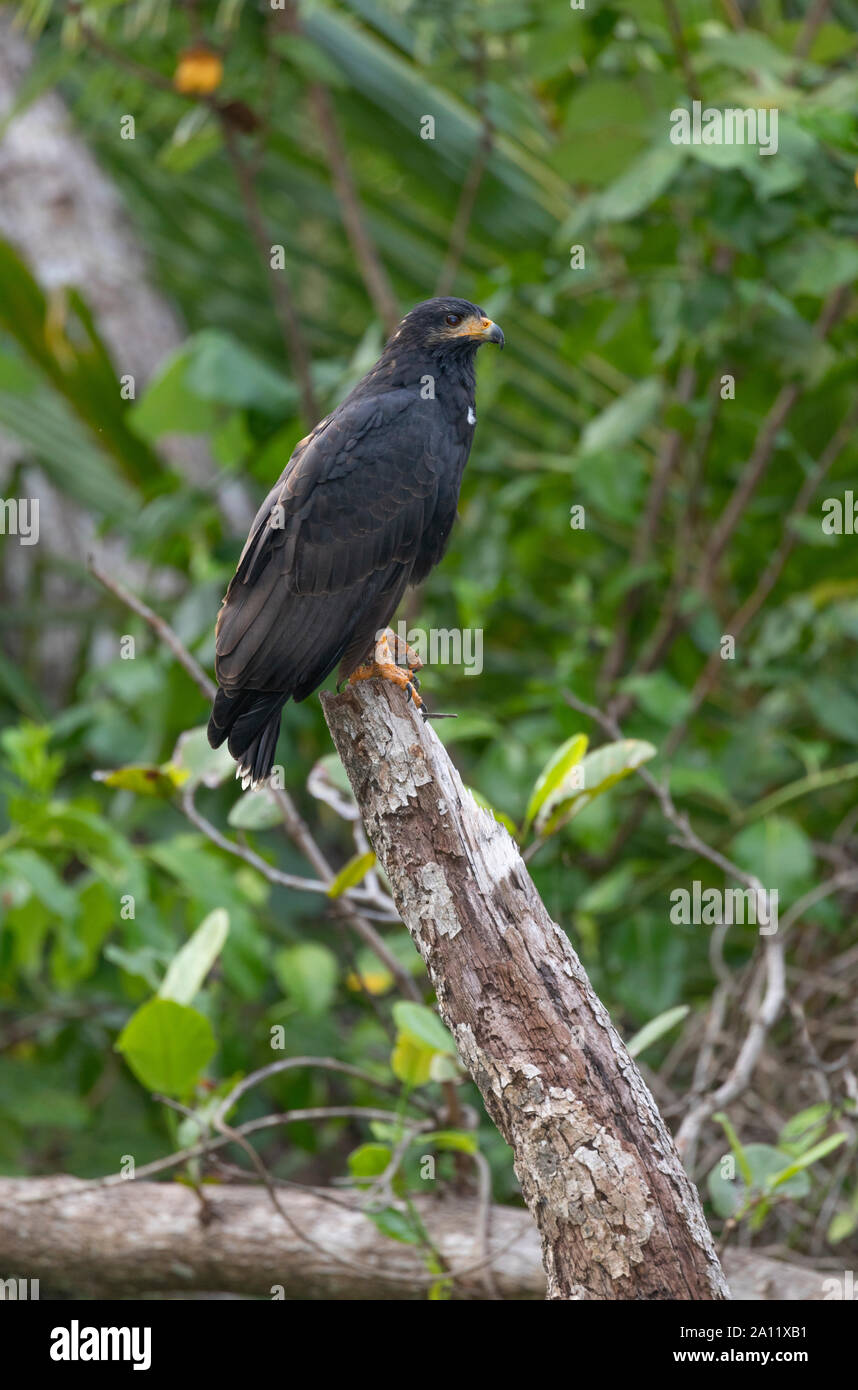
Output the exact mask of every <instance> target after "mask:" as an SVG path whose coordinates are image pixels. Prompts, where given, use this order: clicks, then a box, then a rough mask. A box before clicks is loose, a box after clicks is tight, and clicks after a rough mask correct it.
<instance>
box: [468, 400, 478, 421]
mask: <svg viewBox="0 0 858 1390" xmlns="http://www.w3.org/2000/svg"><path fill="white" fill-rule="evenodd" d="M476 423H477V417H476V415H475V414H474V407H473V406H472V405H469V406H468V424H469V425H475V424H476Z"/></svg>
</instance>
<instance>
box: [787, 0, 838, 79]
mask: <svg viewBox="0 0 858 1390" xmlns="http://www.w3.org/2000/svg"><path fill="white" fill-rule="evenodd" d="M830 8H831V0H811V4H810V6H809V8H808V11H807V14H806V15H805V17H804V24H803V25H802V26H801V29H800V30H799V34H798V38H797V39H796V42H795V48H794V50H793V52H794V53H795V56H796V58H799V59H804V58H806V57H807V55H808V53H809V52H810V50H811V49H812V47H813V41H814V39H815V38H816V36H817V34H818V33H819V31H820V29H821V28H822V26H823V24H824V23H825V21H826V19H827V18H828V11H829V10H830ZM795 76H796V74H795V73H793V74H792V76H791V78H790V81H791V82H794V81H795Z"/></svg>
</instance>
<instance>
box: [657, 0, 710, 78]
mask: <svg viewBox="0 0 858 1390" xmlns="http://www.w3.org/2000/svg"><path fill="white" fill-rule="evenodd" d="M663 4H664V10H665V15H666V16H667V27H668V29H669V30H670V37H671V39H672V41H673V47H674V51H675V53H676V57H677V60H678V62H679V66H680V67H681V68H682V72H683V75H684V77H685V85H686V87H687V88H688V94H689V96H690V97H691V98H692V100H694V101H702V99H703V91H702V88H701V86H700V83H699V82H698V80H697V74H696V73H695V71H694V67H693V64H692V62H691V54H690V53H689V51H688V44H687V43H686V42H685V34H684V33H683V31H682V20H681V19H680V17H679V10H678V9H677V8H676V3H675V0H663Z"/></svg>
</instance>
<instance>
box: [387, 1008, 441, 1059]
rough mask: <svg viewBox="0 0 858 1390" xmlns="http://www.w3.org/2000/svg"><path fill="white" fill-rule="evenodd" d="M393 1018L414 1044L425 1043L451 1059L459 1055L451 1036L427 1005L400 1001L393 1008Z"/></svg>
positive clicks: (434, 1050) (401, 1031)
mask: <svg viewBox="0 0 858 1390" xmlns="http://www.w3.org/2000/svg"><path fill="white" fill-rule="evenodd" d="M393 1018H394V1022H395V1023H396V1026H397V1028H398V1029H399V1031H400V1033H402V1034H404V1035H405V1036H406V1037H409V1038H411V1039H412V1041H413V1042H416V1043H423V1044H424V1045H425V1046H426V1047H430V1048H431V1049H432V1050H433V1052H446V1053H447V1054H448V1055H449V1056H451V1057H455V1056H456V1055H457V1054H456V1044H455V1043H454V1041H453V1038H452V1036H451V1034H450V1033H449V1032H448V1030H447V1028H446V1027H445V1026H444V1024H443V1023H442V1022H441V1020H440V1018H439V1017H438V1015H437V1014H436V1013H435V1012H434V1010H432V1009H430V1008H427V1006H426V1005H425V1004H412V1003H410V1002H409V1001H408V1000H400V1002H399V1003H397V1004H394V1006H393Z"/></svg>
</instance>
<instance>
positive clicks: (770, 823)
mask: <svg viewBox="0 0 858 1390" xmlns="http://www.w3.org/2000/svg"><path fill="white" fill-rule="evenodd" d="M732 857H733V858H734V859H735V861H736V863H737V864H738V865H739V866H740V868H743V869H746V870H747V871H748V873H750V874H755V875H756V877H757V878H758V879H759V880H760V882H761V883H762V885H763V887H764V888H765V889H766V890H767V891H768V892H774V891H777V892H778V893H779V894H780V896H781V899H783V898H784V897H785V896H786V895H788V894H791V893H794V892H795V891H797V890H799V889H800V888H802V887H803V886H804V885H805V884H806V883H807V882H808V881H809V880H810V879H811V877H812V874H813V864H814V854H813V847H812V845H811V843H810V841H809V839H808V837H807V835H806V834H805V833H804V831H803V830H802V829H801V828H800V827H799V826H798V825H796V823H795V821H791V820H787V819H786V817H785V816H778V815H774V816H771V815H770V816H766V817H765V819H764V820H761V821H757V822H756V823H755V824H753V825H749V826H747V827H746V828H745V829H744V830H741V831H740V832H739V834H738V835H737V836H736V838H735V839H734V840H733V845H732Z"/></svg>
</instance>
